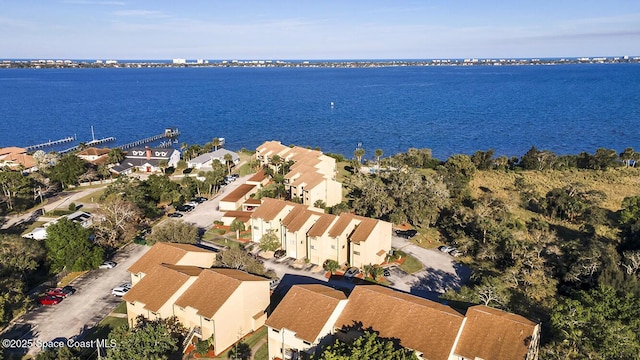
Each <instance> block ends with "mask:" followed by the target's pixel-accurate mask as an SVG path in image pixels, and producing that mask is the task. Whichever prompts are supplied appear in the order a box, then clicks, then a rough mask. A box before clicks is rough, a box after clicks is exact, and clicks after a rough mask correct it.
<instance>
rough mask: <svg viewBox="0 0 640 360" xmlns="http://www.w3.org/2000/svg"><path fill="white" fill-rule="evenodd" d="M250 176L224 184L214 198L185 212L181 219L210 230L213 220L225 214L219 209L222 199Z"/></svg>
mask: <svg viewBox="0 0 640 360" xmlns="http://www.w3.org/2000/svg"><path fill="white" fill-rule="evenodd" d="M249 177H251V175H247V176H243V177H241V178H238V179H236V181H233V182H231V184H229V185H225V186H223V187H222V189H221V191H219V192H218V193H217V194H216V195H215V196H214V198H213V199H209V200H207V201H205V202H203V203H202V204H200V205H198V206H196V208H195V209H193V210H192V211H190V212H188V213H184V216H183V217H182V218H180V219H181V220H183V221H186V222H189V223H192V224H194V225H196V226H197V227H199V228H201V229H205V230H208V229H209V228H211V227H212V226H213V221H214V220H220V219H221V218H222V215H223V214H224V211H219V210H218V207H219V205H220V199H222V198H224V197H225V196H227V194H229V193H230V192H232V191H233V190H235V189H236V188H237V187H238V186H240V185H242V184H244V183H246V182H247V179H249Z"/></svg>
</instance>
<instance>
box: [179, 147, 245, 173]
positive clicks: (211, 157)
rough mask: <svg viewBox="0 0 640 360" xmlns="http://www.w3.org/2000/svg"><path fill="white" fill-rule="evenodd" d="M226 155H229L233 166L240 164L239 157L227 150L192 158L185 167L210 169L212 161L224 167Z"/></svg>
mask: <svg viewBox="0 0 640 360" xmlns="http://www.w3.org/2000/svg"><path fill="white" fill-rule="evenodd" d="M227 154H231V161H232V162H233V165H234V166H235V165H238V163H239V162H240V156H238V154H237V153H235V152H233V151H229V150H227V149H218V150H216V151H213V152H210V153H206V154H202V155H200V156H198V157H196V158H193V159H191V160H189V161H188V162H187V166H188V167H190V168H193V169H197V170H200V169H201V168H212V167H213V165H212V163H213V161H219V162H220V163H221V164H222V165H226V161H225V159H224V156H225V155H227Z"/></svg>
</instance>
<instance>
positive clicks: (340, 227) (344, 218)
mask: <svg viewBox="0 0 640 360" xmlns="http://www.w3.org/2000/svg"><path fill="white" fill-rule="evenodd" d="M353 217H354V215H353V214H350V213H342V214H340V216H338V220H337V221H336V222H334V223H333V226H331V229H329V236H331V237H337V236H338V235H340V234H342V233H343V232H344V230H345V229H346V228H347V226H348V225H349V224H350V223H351V220H353Z"/></svg>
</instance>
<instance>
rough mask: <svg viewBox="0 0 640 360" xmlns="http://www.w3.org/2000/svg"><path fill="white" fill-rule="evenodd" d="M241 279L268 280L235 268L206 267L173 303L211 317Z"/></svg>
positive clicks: (234, 289) (240, 282) (236, 287)
mask: <svg viewBox="0 0 640 360" xmlns="http://www.w3.org/2000/svg"><path fill="white" fill-rule="evenodd" d="M243 281H265V282H268V281H269V279H266V278H263V277H259V276H255V275H251V274H247V273H245V272H243V271H240V270H235V269H206V270H203V271H202V272H201V273H200V276H198V279H197V280H196V281H195V282H194V283H193V284H192V285H191V286H189V288H188V289H187V290H186V291H185V292H184V293H183V294H182V295H181V296H180V297H179V298H178V299H177V300H176V302H175V304H176V305H178V306H180V307H183V308H184V307H187V306H189V307H192V308H194V309H197V310H198V314H199V315H201V316H204V317H206V318H212V317H213V316H214V315H215V314H216V312H218V310H219V309H220V307H222V305H223V304H224V303H225V302H226V301H227V300H228V299H229V297H230V296H231V295H232V294H233V293H234V292H235V291H236V290H237V289H238V287H239V286H240V285H241V284H242V282H243ZM247 300H248V301H251V299H247Z"/></svg>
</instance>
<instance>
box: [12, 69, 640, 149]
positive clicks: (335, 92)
mask: <svg viewBox="0 0 640 360" xmlns="http://www.w3.org/2000/svg"><path fill="white" fill-rule="evenodd" d="M331 103H333V106H331ZM91 126H93V127H94V130H95V136H96V138H101V137H107V136H114V137H116V139H117V141H116V142H115V143H111V144H106V145H107V146H109V145H112V144H115V145H117V144H124V143H128V142H131V141H134V140H137V139H140V138H144V137H147V136H151V135H155V134H159V133H162V132H163V131H164V129H165V128H166V127H178V128H179V129H180V131H181V133H182V135H181V136H180V139H179V142H180V143H183V142H186V143H188V144H194V143H198V144H204V143H205V142H207V141H211V139H212V138H214V137H224V138H226V139H227V147H228V148H230V149H234V150H235V149H240V148H242V147H246V148H255V147H256V146H258V145H259V144H261V143H262V142H264V141H265V140H280V141H282V142H283V143H284V144H295V145H300V146H311V147H320V148H321V149H322V150H323V151H325V152H335V153H342V154H344V155H346V156H348V157H351V156H352V155H353V151H354V149H355V148H356V146H357V145H358V144H359V143H361V144H362V146H363V147H364V148H365V151H366V155H365V157H367V158H372V157H373V151H374V149H377V148H381V149H382V150H383V151H384V154H385V156H386V155H391V154H395V153H398V152H402V151H406V150H407V149H408V148H410V147H417V148H431V149H433V153H434V156H436V157H438V158H440V159H446V158H447V157H448V156H450V155H452V154H456V153H466V154H471V153H473V152H474V151H476V150H487V149H489V148H493V149H495V151H496V154H497V155H507V156H520V155H522V154H524V153H525V152H526V151H527V150H528V149H529V148H530V147H531V146H532V145H535V146H536V147H538V148H539V149H548V150H552V151H554V152H557V153H559V154H577V153H579V152H581V151H587V152H590V153H593V152H594V151H595V150H596V149H597V148H599V147H605V148H610V149H615V150H617V151H622V150H623V149H624V148H625V147H633V148H635V149H636V150H638V149H640V65H637V64H615V65H614V64H609V65H558V66H501V67H500V66H494V67H489V66H474V67H390V68H355V69H352V68H148V69H147V68H143V69H5V70H0V147H5V146H27V145H32V144H36V143H41V142H45V141H48V140H56V139H59V138H63V137H67V136H73V135H74V134H75V135H77V138H78V141H88V140H91ZM71 145H73V144H71Z"/></svg>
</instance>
